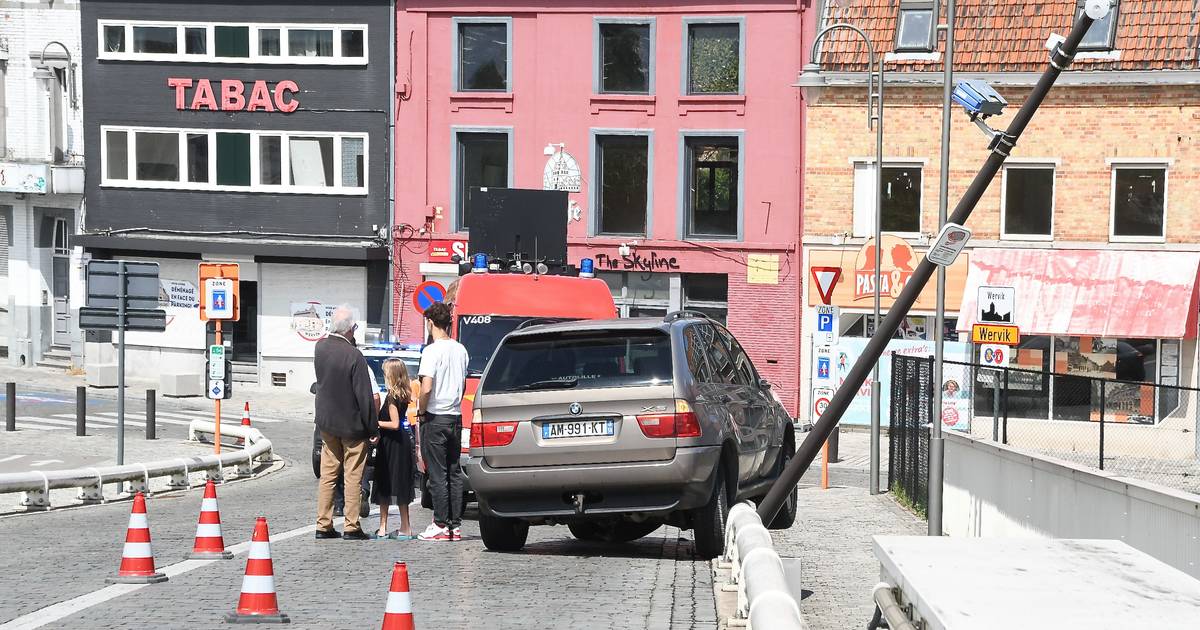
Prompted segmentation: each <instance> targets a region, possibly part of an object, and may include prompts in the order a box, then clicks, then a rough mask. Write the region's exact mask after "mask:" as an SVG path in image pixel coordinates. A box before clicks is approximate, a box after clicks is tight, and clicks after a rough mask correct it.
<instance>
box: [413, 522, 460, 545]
mask: <svg viewBox="0 0 1200 630" xmlns="http://www.w3.org/2000/svg"><path fill="white" fill-rule="evenodd" d="M417 538H419V539H420V540H430V541H435V542H442V541H448V540H453V539H452V538H451V534H450V530H449V529H447V528H445V527H441V526H439V525H438V524H437V523H430V524H429V527H426V528H425V531H423V532H421V533H420V534H417Z"/></svg>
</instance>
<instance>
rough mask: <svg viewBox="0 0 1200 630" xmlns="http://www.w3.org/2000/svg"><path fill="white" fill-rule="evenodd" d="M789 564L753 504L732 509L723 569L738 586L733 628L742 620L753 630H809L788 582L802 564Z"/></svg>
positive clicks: (793, 562)
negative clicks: (727, 569) (724, 568)
mask: <svg viewBox="0 0 1200 630" xmlns="http://www.w3.org/2000/svg"><path fill="white" fill-rule="evenodd" d="M786 562H787V563H788V566H785V561H784V560H783V559H781V558H780V557H779V554H777V553H775V549H774V544H773V542H772V541H771V533H770V532H769V531H767V528H766V527H764V526H763V523H762V519H761V518H759V516H758V512H757V511H756V509H755V506H754V504H753V503H751V502H749V501H744V502H742V503H738V504H737V505H735V506H733V508H731V509H730V510H729V516H728V518H727V519H726V525H725V556H724V557H723V558H721V561H720V566H723V567H726V566H727V567H728V568H729V570H730V580H731V582H733V584H735V585H736V586H737V593H738V603H737V609H736V611H735V614H734V621H733V622H731V625H733V624H735V623H737V622H738V621H741V622H742V623H745V624H746V627H748V628H751V629H752V630H807V628H808V626H807V625H806V624H805V623H804V620H803V618H802V617H801V616H800V605H799V603H798V601H797V599H796V596H795V594H793V589H792V588H791V585H790V583H789V582H790V581H789V579H788V577H789V573H791V574H792V575H795V574H797V573H798V567H797V563H798V562H799V561H798V560H792V559H789V560H787V561H786ZM788 569H791V571H789V570H788ZM738 625H740V624H738Z"/></svg>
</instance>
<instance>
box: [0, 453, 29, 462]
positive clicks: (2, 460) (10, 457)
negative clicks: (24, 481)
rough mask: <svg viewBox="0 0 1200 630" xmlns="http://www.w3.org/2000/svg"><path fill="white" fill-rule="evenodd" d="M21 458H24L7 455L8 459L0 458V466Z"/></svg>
mask: <svg viewBox="0 0 1200 630" xmlns="http://www.w3.org/2000/svg"><path fill="white" fill-rule="evenodd" d="M22 457H25V456H24V455H9V456H8V457H0V464H3V463H4V462H11V461H12V460H14V459H21V458H22Z"/></svg>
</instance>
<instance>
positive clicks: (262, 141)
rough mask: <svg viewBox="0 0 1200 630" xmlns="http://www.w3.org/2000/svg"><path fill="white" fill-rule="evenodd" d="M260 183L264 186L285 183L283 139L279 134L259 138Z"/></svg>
mask: <svg viewBox="0 0 1200 630" xmlns="http://www.w3.org/2000/svg"><path fill="white" fill-rule="evenodd" d="M258 183H259V184H262V185H264V186H279V185H280V184H283V140H282V139H281V138H280V137H279V136H259V138H258Z"/></svg>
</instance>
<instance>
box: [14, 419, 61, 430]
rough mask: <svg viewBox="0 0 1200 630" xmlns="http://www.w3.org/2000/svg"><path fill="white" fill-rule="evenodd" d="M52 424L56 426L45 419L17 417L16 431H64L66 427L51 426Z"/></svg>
mask: <svg viewBox="0 0 1200 630" xmlns="http://www.w3.org/2000/svg"><path fill="white" fill-rule="evenodd" d="M54 424H56V423H54V422H51V421H49V420H47V419H46V418H36V417H28V418H25V417H18V418H17V428H18V429H33V430H34V431H62V430H65V429H66V427H58V426H52V425H54Z"/></svg>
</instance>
